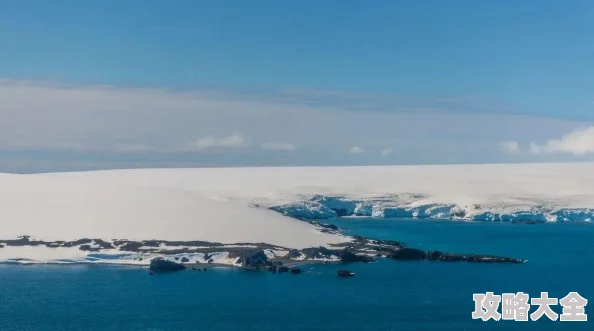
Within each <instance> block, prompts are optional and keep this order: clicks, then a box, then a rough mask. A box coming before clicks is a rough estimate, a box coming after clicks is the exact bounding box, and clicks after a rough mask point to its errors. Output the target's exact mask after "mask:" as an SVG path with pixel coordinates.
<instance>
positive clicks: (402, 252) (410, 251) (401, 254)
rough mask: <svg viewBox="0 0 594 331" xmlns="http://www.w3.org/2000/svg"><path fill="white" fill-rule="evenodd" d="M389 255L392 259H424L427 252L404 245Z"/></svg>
mask: <svg viewBox="0 0 594 331" xmlns="http://www.w3.org/2000/svg"><path fill="white" fill-rule="evenodd" d="M389 257H390V258H392V259H394V260H408V261H411V260H424V259H425V258H426V257H427V253H425V252H424V251H422V250H420V249H416V248H406V247H405V248H400V249H398V250H396V251H394V252H393V253H392V254H391V255H389Z"/></svg>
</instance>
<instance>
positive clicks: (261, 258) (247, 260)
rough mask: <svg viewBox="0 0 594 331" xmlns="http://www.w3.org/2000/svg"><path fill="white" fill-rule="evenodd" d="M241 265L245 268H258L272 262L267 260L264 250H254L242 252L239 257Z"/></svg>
mask: <svg viewBox="0 0 594 331" xmlns="http://www.w3.org/2000/svg"><path fill="white" fill-rule="evenodd" d="M241 265H242V266H243V267H246V268H256V269H260V268H264V267H267V266H270V265H272V263H271V262H270V261H268V257H267V256H266V254H265V253H264V251H262V250H258V251H255V252H246V253H244V254H243V256H242V258H241Z"/></svg>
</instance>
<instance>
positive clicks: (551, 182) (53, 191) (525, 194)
mask: <svg viewBox="0 0 594 331" xmlns="http://www.w3.org/2000/svg"><path fill="white" fill-rule="evenodd" d="M593 170H594V164H591V163H579V164H577V163H576V164H516V165H455V166H391V167H331V168H329V167H311V168H308V167H302V168H206V169H139V170H110V171H95V172H74V173H54V174H35V175H13V174H0V234H1V235H0V240H2V239H10V238H16V237H17V236H21V235H30V236H32V237H33V238H39V239H42V240H75V239H79V238H105V239H130V240H147V239H160V240H204V241H210V242H221V243H227V244H232V243H240V242H241V243H259V242H265V243H268V244H273V245H279V246H284V247H290V248H305V247H312V246H319V245H328V244H331V243H338V242H343V241H345V240H347V238H345V237H342V236H340V235H335V234H329V233H321V232H320V231H319V229H318V228H316V227H314V226H312V225H310V224H307V223H305V222H300V221H298V220H294V219H290V218H288V217H284V216H283V215H281V213H285V214H290V213H291V210H292V209H291V208H289V207H290V206H293V205H295V206H298V207H299V211H300V212H301V213H304V214H306V215H304V217H307V216H308V215H309V214H307V213H309V212H311V213H312V215H315V216H320V215H322V216H324V215H325V216H327V217H336V216H342V215H351V214H352V215H368V216H369V215H371V216H378V217H394V216H397V217H400V216H401V217H409V216H413V217H440V215H441V216H444V217H445V216H448V215H450V216H452V215H453V216H456V217H458V216H459V217H462V218H470V219H480V218H485V219H489V218H496V217H498V218H499V219H501V220H506V218H513V217H514V216H513V215H516V216H517V217H518V218H525V217H528V216H529V215H536V216H534V217H535V218H537V219H542V220H549V219H548V218H547V217H549V216H550V215H553V216H554V217H555V219H556V220H573V219H581V220H586V221H587V220H590V216H591V215H592V214H593V213H592V211H591V210H590V208H592V210H594V190H592V187H594V171H593ZM336 197H340V198H336ZM283 206H285V207H283ZM271 207H273V208H275V209H276V210H277V211H279V212H281V213H278V212H275V211H272V210H269V209H268V208H271ZM283 208H284V209H283ZM462 212H463V213H462ZM448 213H449V214H448ZM539 213H540V214H539ZM462 215H463V216H462ZM509 215H512V216H509ZM527 215H528V216H527ZM322 218H323V217H322ZM1 249H2V248H0V250H1Z"/></svg>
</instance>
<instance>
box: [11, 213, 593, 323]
mask: <svg viewBox="0 0 594 331" xmlns="http://www.w3.org/2000/svg"><path fill="white" fill-rule="evenodd" d="M332 223H334V224H337V225H339V226H342V227H346V228H348V233H353V234H359V235H364V236H370V237H376V238H381V239H394V240H400V241H403V242H405V243H407V244H408V245H410V246H412V247H418V248H423V249H437V250H443V251H448V252H453V253H482V254H497V255H505V256H512V257H519V258H525V259H528V260H529V261H528V263H526V264H520V265H498V264H473V263H443V262H427V261H422V262H419V261H414V262H399V261H391V260H381V261H379V262H377V263H373V264H367V265H366V264H351V265H346V266H344V265H336V264H328V265H309V266H305V267H304V269H305V270H306V273H304V274H300V275H291V274H271V273H268V272H248V271H242V270H237V269H230V268H220V269H211V270H209V271H207V272H192V271H183V272H177V273H169V274H158V275H152V276H151V275H149V273H148V271H147V270H146V269H143V268H138V267H116V266H97V265H28V266H24V265H0V330H1V331H11V330H14V331H21V330H22V331H24V330H35V331H46V330H62V331H68V330H85V331H95V330H101V331H112V330H127V331H140V330H146V331H148V330H151V331H157V330H162V331H165V330H167V331H173V330H230V331H231V330H233V331H238V330H239V331H240V330H258V331H267V330H285V331H292V330H374V331H378V330H452V331H454V330H455V331H461V330H506V331H512V330H593V329H594V322H591V321H590V322H560V321H556V322H553V321H550V320H548V319H546V318H544V317H543V318H541V319H540V320H538V321H536V322H534V321H529V322H514V321H498V322H497V321H492V320H491V321H488V322H483V321H480V320H473V319H472V318H471V313H472V311H473V309H474V302H473V300H472V294H473V293H484V292H487V291H491V292H495V293H496V294H501V293H516V292H526V293H528V294H530V296H531V297H534V296H539V295H540V292H541V291H546V292H549V296H550V297H557V298H561V297H564V296H565V295H567V294H568V293H569V292H571V291H575V292H579V293H580V295H582V296H583V297H585V298H586V299H592V298H594V283H593V280H592V278H593V277H592V276H594V256H593V254H592V242H593V241H592V239H593V238H594V225H591V224H561V223H560V224H533V225H528V224H509V223H500V222H460V221H449V220H448V221H440V220H402V219H399V220H393V219H361V218H353V219H348V218H347V219H340V220H333V221H332ZM341 268H344V269H348V270H351V271H354V272H355V273H356V274H357V276H356V277H354V278H348V279H339V278H337V276H336V270H338V269H341ZM553 309H554V310H555V311H556V312H557V313H561V307H560V306H554V307H553ZM533 310H534V308H533ZM533 310H532V311H533ZM586 313H587V314H588V313H591V314H593V315H592V316H589V317H591V318H590V319H591V320H592V319H593V318H594V304H592V303H591V304H590V305H588V306H586Z"/></svg>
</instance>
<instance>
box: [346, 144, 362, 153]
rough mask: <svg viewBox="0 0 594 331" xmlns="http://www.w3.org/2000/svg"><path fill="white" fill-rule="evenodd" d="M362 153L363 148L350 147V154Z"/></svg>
mask: <svg viewBox="0 0 594 331" xmlns="http://www.w3.org/2000/svg"><path fill="white" fill-rule="evenodd" d="M363 152H364V150H363V148H361V147H359V146H353V147H351V149H350V150H349V153H351V154H361V153H363Z"/></svg>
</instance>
